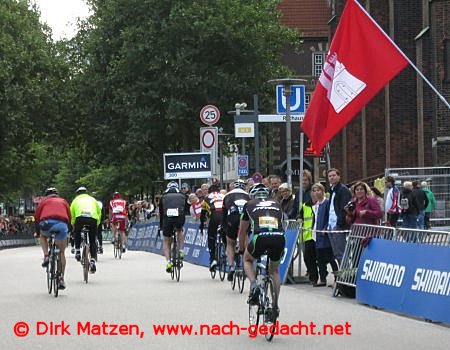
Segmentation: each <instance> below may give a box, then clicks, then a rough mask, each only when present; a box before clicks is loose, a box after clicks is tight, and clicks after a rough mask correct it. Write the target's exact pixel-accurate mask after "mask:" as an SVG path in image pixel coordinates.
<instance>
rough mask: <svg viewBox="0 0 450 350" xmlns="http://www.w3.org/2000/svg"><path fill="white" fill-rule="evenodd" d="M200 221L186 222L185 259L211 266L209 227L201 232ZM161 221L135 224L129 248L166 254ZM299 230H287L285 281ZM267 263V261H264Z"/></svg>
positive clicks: (282, 265)
mask: <svg viewBox="0 0 450 350" xmlns="http://www.w3.org/2000/svg"><path fill="white" fill-rule="evenodd" d="M198 226H199V223H198V222H189V221H188V220H186V223H185V224H184V246H183V252H184V260H185V261H187V262H189V263H192V264H196V265H201V266H209V249H208V234H207V229H205V230H204V231H203V234H201V232H200V230H199V229H198ZM158 227H159V221H153V222H146V223H140V224H135V225H133V227H132V228H131V230H130V233H129V235H128V249H129V250H143V251H146V252H150V253H156V254H160V255H164V253H163V237H162V235H161V237H158ZM297 236H298V230H296V229H291V230H289V229H288V230H286V232H285V237H286V246H285V248H284V254H283V256H282V258H281V261H280V278H281V281H282V282H284V281H285V280H286V277H287V273H288V269H289V264H290V262H291V258H292V255H293V253H294V248H295V243H296V242H297ZM263 263H265V261H263Z"/></svg>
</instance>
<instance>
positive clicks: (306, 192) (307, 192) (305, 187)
mask: <svg viewBox="0 0 450 350" xmlns="http://www.w3.org/2000/svg"><path fill="white" fill-rule="evenodd" d="M311 185H312V174H311V172H310V171H309V170H308V169H305V170H303V177H302V203H305V202H306V201H307V200H308V199H310V198H311ZM299 191H300V189H298V190H297V192H296V193H295V201H294V205H293V207H292V210H291V211H290V212H289V215H288V217H289V219H295V218H296V217H297V215H298V208H299V206H300V192H299Z"/></svg>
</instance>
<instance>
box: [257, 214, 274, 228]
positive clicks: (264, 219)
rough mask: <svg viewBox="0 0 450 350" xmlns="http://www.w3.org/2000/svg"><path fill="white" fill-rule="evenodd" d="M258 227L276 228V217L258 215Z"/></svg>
mask: <svg viewBox="0 0 450 350" xmlns="http://www.w3.org/2000/svg"><path fill="white" fill-rule="evenodd" d="M258 225H259V227H260V228H268V229H275V230H276V229H278V219H277V218H274V217H271V216H260V217H259V218H258Z"/></svg>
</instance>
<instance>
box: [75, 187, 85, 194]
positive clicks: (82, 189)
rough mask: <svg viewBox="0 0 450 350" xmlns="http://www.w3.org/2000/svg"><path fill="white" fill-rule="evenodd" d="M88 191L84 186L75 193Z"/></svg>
mask: <svg viewBox="0 0 450 350" xmlns="http://www.w3.org/2000/svg"><path fill="white" fill-rule="evenodd" d="M86 192H87V189H86V187H84V186H81V187H78V188H77V190H76V191H75V193H86Z"/></svg>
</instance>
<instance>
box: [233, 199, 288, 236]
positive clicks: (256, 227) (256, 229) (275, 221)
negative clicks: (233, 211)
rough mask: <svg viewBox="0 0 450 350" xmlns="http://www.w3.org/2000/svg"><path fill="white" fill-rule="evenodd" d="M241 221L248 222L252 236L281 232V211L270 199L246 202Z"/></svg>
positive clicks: (276, 203)
mask: <svg viewBox="0 0 450 350" xmlns="http://www.w3.org/2000/svg"><path fill="white" fill-rule="evenodd" d="M241 219H242V220H244V221H250V223H251V231H252V233H253V234H259V233H262V232H277V231H278V232H282V231H283V222H282V220H283V211H282V210H281V207H280V205H279V204H278V202H276V201H274V200H271V199H261V198H255V199H252V200H250V201H248V202H247V203H246V204H245V206H244V210H243V213H242V216H241Z"/></svg>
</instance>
